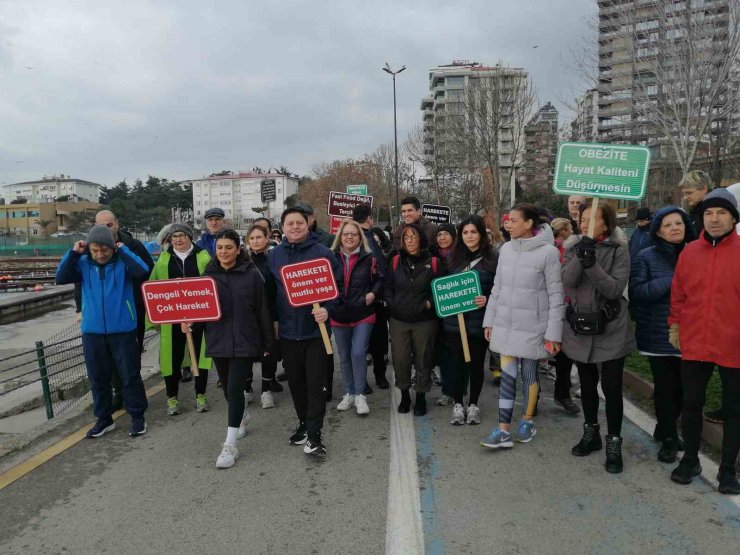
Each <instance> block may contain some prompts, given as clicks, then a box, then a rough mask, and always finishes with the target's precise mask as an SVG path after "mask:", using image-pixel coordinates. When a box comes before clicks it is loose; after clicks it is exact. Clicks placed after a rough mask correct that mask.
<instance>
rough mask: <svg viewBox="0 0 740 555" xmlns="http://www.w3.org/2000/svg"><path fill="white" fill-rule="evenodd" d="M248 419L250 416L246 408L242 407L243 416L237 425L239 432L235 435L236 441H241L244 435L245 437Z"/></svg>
mask: <svg viewBox="0 0 740 555" xmlns="http://www.w3.org/2000/svg"><path fill="white" fill-rule="evenodd" d="M250 418H252V416H251V415H250V414H249V411H248V410H247V407H244V416H242V423H241V424H239V431H238V432H237V433H236V438H237V439H242V438H243V437H244V436H245V435H247V423H248V422H249V419H250Z"/></svg>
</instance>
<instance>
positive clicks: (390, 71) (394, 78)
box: [383, 62, 406, 225]
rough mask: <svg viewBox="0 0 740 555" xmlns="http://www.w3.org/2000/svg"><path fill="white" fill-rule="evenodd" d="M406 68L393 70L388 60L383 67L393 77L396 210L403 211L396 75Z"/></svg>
mask: <svg viewBox="0 0 740 555" xmlns="http://www.w3.org/2000/svg"><path fill="white" fill-rule="evenodd" d="M404 69H406V66H401V69H399V70H397V71H393V70H392V69H391V66H390V65H388V62H386V63H385V67H384V68H383V71H385V72H386V73H388V74H390V75H391V76H392V77H393V149H394V151H395V157H396V167H395V170H396V173H395V176H396V210H398V211H399V214H400V211H401V205H400V204H399V200H398V125H397V123H396V75H398V74H399V73H401V72H402V71H403V70H404ZM389 216H390V218H391V225H392V223H393V222H392V220H393V213H392V211H391V213H390V214H389Z"/></svg>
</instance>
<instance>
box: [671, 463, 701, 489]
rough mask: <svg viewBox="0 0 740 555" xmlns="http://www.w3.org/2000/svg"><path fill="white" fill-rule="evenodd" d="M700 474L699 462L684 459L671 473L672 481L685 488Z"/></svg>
mask: <svg viewBox="0 0 740 555" xmlns="http://www.w3.org/2000/svg"><path fill="white" fill-rule="evenodd" d="M699 474H701V465H700V464H699V461H696V462H693V461H689V460H686V458H683V459H681V462H679V463H678V466H677V467H676V468H674V469H673V472H671V480H673V481H674V482H676V483H677V484H681V485H684V486H685V485H688V484H690V483H691V480H692V479H693V478H694V476H698V475H699Z"/></svg>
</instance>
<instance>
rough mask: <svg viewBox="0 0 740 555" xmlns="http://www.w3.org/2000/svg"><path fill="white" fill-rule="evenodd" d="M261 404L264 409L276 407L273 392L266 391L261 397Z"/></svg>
mask: <svg viewBox="0 0 740 555" xmlns="http://www.w3.org/2000/svg"><path fill="white" fill-rule="evenodd" d="M260 402H261V403H262V408H263V409H271V408H273V407H274V406H275V399H273V398H272V391H265V392H264V393H263V394H262V395H260Z"/></svg>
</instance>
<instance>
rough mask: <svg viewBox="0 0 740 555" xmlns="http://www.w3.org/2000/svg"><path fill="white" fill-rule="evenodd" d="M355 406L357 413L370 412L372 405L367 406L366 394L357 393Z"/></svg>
mask: <svg viewBox="0 0 740 555" xmlns="http://www.w3.org/2000/svg"><path fill="white" fill-rule="evenodd" d="M355 408H357V414H363V415H364V414H370V407H368V406H367V399H366V398H365V396H364V395H355Z"/></svg>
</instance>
